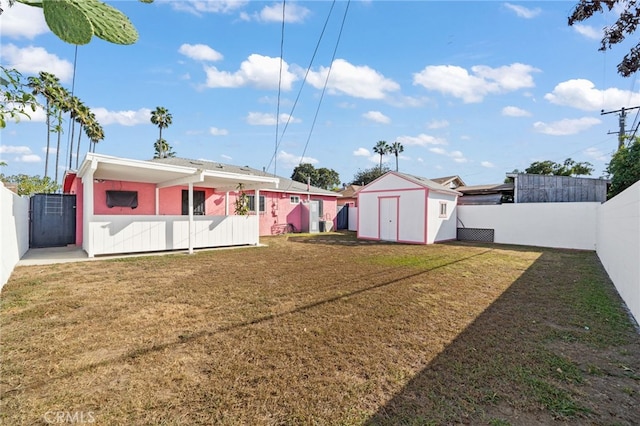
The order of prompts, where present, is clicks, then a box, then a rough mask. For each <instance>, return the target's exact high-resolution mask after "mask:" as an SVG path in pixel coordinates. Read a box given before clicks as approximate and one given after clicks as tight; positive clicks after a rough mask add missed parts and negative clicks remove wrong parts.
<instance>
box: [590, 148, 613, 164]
mask: <svg viewBox="0 0 640 426" xmlns="http://www.w3.org/2000/svg"><path fill="white" fill-rule="evenodd" d="M584 154H585V155H586V156H588V157H591V158H593V159H594V160H598V161H603V162H606V161H609V160H610V159H611V158H610V157H609V156H608V155H606V154H605V153H603V152H602V151H600V150H599V149H597V148H593V147H592V148H587V149H586V150H585V151H584Z"/></svg>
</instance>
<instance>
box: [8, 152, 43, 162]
mask: <svg viewBox="0 0 640 426" xmlns="http://www.w3.org/2000/svg"><path fill="white" fill-rule="evenodd" d="M14 161H15V162H17V163H39V162H40V161H42V158H40V156H39V155H36V154H26V155H21V156H19V157H16V158H14Z"/></svg>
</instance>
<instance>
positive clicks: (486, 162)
mask: <svg viewBox="0 0 640 426" xmlns="http://www.w3.org/2000/svg"><path fill="white" fill-rule="evenodd" d="M480 165H481V166H482V167H486V168H488V169H490V168H492V167H495V165H494V164H493V163H492V162H491V161H481V162H480Z"/></svg>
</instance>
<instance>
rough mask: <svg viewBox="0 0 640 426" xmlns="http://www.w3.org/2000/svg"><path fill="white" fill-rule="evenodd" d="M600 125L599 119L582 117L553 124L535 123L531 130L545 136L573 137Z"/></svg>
mask: <svg viewBox="0 0 640 426" xmlns="http://www.w3.org/2000/svg"><path fill="white" fill-rule="evenodd" d="M600 123H601V121H600V120H599V119H597V118H593V117H582V118H578V119H568V118H565V119H564V120H560V121H555V122H553V123H544V122H542V121H537V122H535V123H533V128H534V130H535V131H536V132H538V133H543V134H545V135H553V136H566V135H575V134H576V133H580V132H582V131H584V130H587V129H589V128H590V127H593V126H595V125H597V124H600Z"/></svg>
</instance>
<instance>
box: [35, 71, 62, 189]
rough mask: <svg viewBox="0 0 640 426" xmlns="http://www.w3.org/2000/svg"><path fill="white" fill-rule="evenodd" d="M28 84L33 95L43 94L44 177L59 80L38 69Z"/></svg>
mask: <svg viewBox="0 0 640 426" xmlns="http://www.w3.org/2000/svg"><path fill="white" fill-rule="evenodd" d="M28 80H29V83H28V86H29V87H30V88H31V89H32V91H33V92H32V93H33V95H34V96H38V95H40V96H43V97H44V99H45V113H46V116H47V118H46V124H47V150H46V153H45V161H44V177H47V176H49V151H50V150H51V132H52V127H51V117H52V116H55V115H57V110H56V104H55V99H56V96H57V90H58V87H59V86H60V83H59V82H60V80H59V79H58V77H56V76H55V75H53V74H51V73H48V72H44V71H40V73H39V75H38V77H29V79H28Z"/></svg>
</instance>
